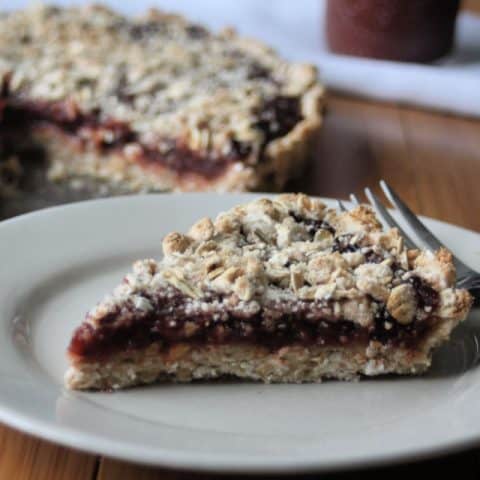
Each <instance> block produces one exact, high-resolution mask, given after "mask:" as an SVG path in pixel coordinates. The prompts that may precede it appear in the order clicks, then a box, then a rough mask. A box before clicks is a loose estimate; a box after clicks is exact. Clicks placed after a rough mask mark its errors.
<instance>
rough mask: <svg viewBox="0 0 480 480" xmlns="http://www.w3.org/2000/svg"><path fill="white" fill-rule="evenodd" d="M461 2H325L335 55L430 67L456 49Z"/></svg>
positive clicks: (372, 0)
mask: <svg viewBox="0 0 480 480" xmlns="http://www.w3.org/2000/svg"><path fill="white" fill-rule="evenodd" d="M459 3H460V2H459V0H327V11H326V36H327V41H328V45H329V47H330V50H331V51H333V52H335V53H341V54H345V55H353V56H360V57H371V58H378V59H385V60H396V61H405V62H430V61H433V60H436V59H437V58H440V57H442V56H444V55H445V54H447V53H448V52H449V51H450V50H451V48H452V46H453V39H454V31H455V20H456V16H457V13H458V8H459Z"/></svg>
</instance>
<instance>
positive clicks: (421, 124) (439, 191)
mask: <svg viewBox="0 0 480 480" xmlns="http://www.w3.org/2000/svg"><path fill="white" fill-rule="evenodd" d="M465 5H466V6H468V8H470V9H472V10H475V11H477V12H479V13H480V1H477V0H470V1H467V2H465ZM381 178H384V179H386V180H387V181H388V182H390V183H391V184H392V186H393V187H394V188H395V189H397V190H398V191H399V192H401V194H402V196H403V197H404V198H405V199H406V200H407V201H408V203H409V204H410V205H411V207H412V208H413V209H414V210H415V211H416V212H418V213H421V214H424V215H428V216H431V217H434V218H438V219H441V220H446V221H448V222H452V223H456V224H459V225H462V226H464V227H467V228H470V229H473V230H477V231H480V215H479V214H478V205H480V187H479V178H480V122H479V121H475V120H471V119H466V118H459V117H454V116H449V115H444V114H437V113H431V112H426V111H421V110H415V109H412V108H403V107H399V106H397V105H392V104H379V103H373V102H366V101H362V100H358V99H353V98H347V97H345V96H338V95H334V94H332V95H330V97H329V100H328V107H327V116H326V121H325V125H324V128H323V131H322V134H321V136H320V138H319V144H318V148H317V151H316V155H315V158H314V161H313V162H312V165H311V168H310V171H309V172H307V174H306V175H304V176H303V178H302V179H300V180H298V181H297V182H295V183H294V184H292V185H290V186H289V189H291V190H295V191H305V192H307V193H310V194H316V195H322V196H329V197H342V198H347V197H348V195H349V193H351V192H354V193H356V194H361V193H362V189H363V188H364V187H366V186H369V187H373V188H375V189H376V190H377V191H378V180H379V179H381ZM440 473H443V474H446V475H461V478H462V480H469V479H473V478H479V477H480V449H478V450H476V449H473V450H469V451H466V452H462V453H458V454H455V455H448V456H444V457H442V458H441V459H435V460H430V461H423V462H418V463H414V464H409V465H402V466H391V467H386V468H377V469H375V470H372V471H368V472H361V473H360V477H362V476H367V475H368V477H369V478H370V479H376V478H379V479H380V478H382V479H383V478H384V477H385V476H386V475H391V474H400V475H402V474H403V475H410V474H422V475H429V476H433V475H437V474H440ZM358 477H359V473H358V472H354V473H347V474H342V475H335V476H329V478H345V479H346V478H352V479H353V478H358ZM120 478H122V479H132V480H133V479H135V480H150V479H162V480H173V479H177V480H186V479H199V480H200V479H206V478H209V479H210V478H212V479H214V478H218V479H219V478H222V477H219V476H215V475H198V474H195V473H179V472H172V471H168V470H161V469H153V468H147V467H143V466H139V465H135V464H132V463H126V462H120V461H116V460H111V459H105V458H101V457H97V456H95V455H88V454H84V453H80V452H76V451H74V450H70V449H66V448H63V447H59V446H56V445H53V444H51V443H48V442H45V441H42V440H39V439H36V438H33V437H30V436H28V435H25V434H23V433H19V432H16V431H15V430H13V429H10V428H7V427H2V426H1V425H0V480H4V479H5V480H7V479H8V480H10V479H15V480H23V479H25V480H26V479H47V480H54V479H55V480H57V479H69V480H70V479H73V480H87V479H88V480H90V479H91V480H94V479H98V480H114V479H115V480H116V479H120ZM224 478H232V477H224ZM234 478H239V477H234ZM305 478H315V476H310V477H305Z"/></svg>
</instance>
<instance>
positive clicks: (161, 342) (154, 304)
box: [65, 194, 472, 389]
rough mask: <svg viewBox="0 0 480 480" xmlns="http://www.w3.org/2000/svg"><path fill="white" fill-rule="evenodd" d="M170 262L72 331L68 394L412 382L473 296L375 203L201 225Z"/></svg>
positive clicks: (180, 238) (171, 253)
mask: <svg viewBox="0 0 480 480" xmlns="http://www.w3.org/2000/svg"><path fill="white" fill-rule="evenodd" d="M163 253H164V257H163V259H162V260H160V261H155V260H152V259H150V260H141V261H138V262H136V263H135V264H134V266H133V271H132V272H131V273H129V274H128V275H127V276H126V277H125V278H124V280H123V282H122V283H121V284H120V285H119V286H118V287H117V288H116V289H115V290H114V292H113V294H111V295H109V296H107V297H106V298H105V299H104V300H103V301H102V302H100V303H99V304H98V305H97V306H96V307H94V308H93V309H92V310H91V311H90V312H89V313H88V314H87V316H86V318H85V320H84V322H83V323H82V324H81V325H80V326H79V327H78V328H77V330H76V331H75V332H74V334H73V337H72V339H71V342H70V345H69V347H68V356H69V359H70V368H69V370H68V371H67V373H66V376H65V382H66V385H67V386H68V387H69V388H72V389H118V388H123V387H130V386H133V385H138V384H145V383H151V382H155V381H157V380H171V381H177V382H189V381H192V380H195V379H212V378H217V377H222V376H226V375H227V376H235V377H239V378H243V379H251V380H259V381H263V382H293V383H300V382H319V381H321V380H322V379H324V378H336V379H342V380H352V379H356V378H358V377H359V376H374V375H381V374H387V373H396V374H418V373H421V372H424V371H425V370H426V369H427V368H428V367H429V366H430V363H431V357H432V351H433V349H434V348H435V347H437V346H438V345H440V344H441V343H442V342H444V341H446V340H447V339H448V338H449V336H450V333H451V331H452V329H453V328H454V327H455V326H456V325H457V324H458V323H459V322H461V321H462V320H463V319H465V318H466V316H467V314H468V312H469V309H470V306H471V301H472V299H471V296H470V294H469V293H468V291H466V290H462V289H457V288H455V269H454V266H453V263H452V257H451V255H450V253H449V252H447V251H446V250H440V251H438V252H435V253H434V252H430V251H419V250H408V249H407V248H406V247H405V245H404V242H403V239H402V237H401V236H400V235H399V232H398V230H396V229H391V230H387V231H384V230H383V229H382V227H381V225H380V223H379V222H378V220H377V219H376V217H375V215H374V213H373V211H372V210H371V209H370V208H369V207H367V206H365V205H362V206H358V207H356V208H354V209H353V210H351V211H349V212H340V211H337V210H334V209H331V208H327V207H326V206H325V205H324V204H323V203H321V202H320V201H319V200H316V199H313V198H309V197H307V196H305V195H301V194H299V195H295V194H289V195H282V196H279V197H277V198H276V199H273V200H272V199H261V200H257V201H254V202H251V203H249V204H246V205H242V206H238V207H236V208H234V209H232V210H230V211H228V212H226V213H223V214H220V215H219V216H218V217H217V218H216V220H215V221H212V220H210V219H209V218H204V219H201V220H199V221H198V222H197V223H196V224H194V225H193V226H192V227H191V229H190V230H189V231H188V233H186V234H182V233H177V232H174V233H170V234H169V235H167V236H166V237H165V238H164V240H163Z"/></svg>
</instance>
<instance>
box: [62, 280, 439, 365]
mask: <svg viewBox="0 0 480 480" xmlns="http://www.w3.org/2000/svg"><path fill="white" fill-rule="evenodd" d="M422 288H424V286H422ZM425 288H429V287H426V286H425ZM143 296H144V298H146V299H147V300H148V301H149V302H150V304H151V305H152V307H153V308H152V310H150V311H144V310H139V309H137V308H135V306H134V304H133V303H132V302H126V303H124V304H123V305H121V306H118V307H116V309H115V310H113V311H112V312H110V313H108V314H107V315H105V316H104V317H103V318H101V319H100V320H99V326H98V327H97V328H94V327H92V326H91V325H90V324H88V323H85V324H83V325H81V326H80V327H79V328H78V329H77V330H76V332H75V334H74V336H73V339H72V341H71V344H70V346H69V352H70V354H72V355H73V356H76V357H80V358H85V359H92V360H93V359H96V358H100V357H102V356H105V355H109V354H112V353H115V352H119V351H128V350H136V349H139V348H143V347H146V346H148V345H151V344H154V343H159V344H161V345H162V346H163V347H165V348H168V346H170V345H172V344H175V343H178V342H188V343H192V344H208V345H219V344H229V343H230V344H231V343H235V344H238V343H244V344H249V345H252V344H253V345H260V346H264V347H267V348H270V349H272V350H276V349H278V348H281V347H283V346H289V345H321V346H339V345H350V344H361V345H364V344H366V343H367V342H368V341H369V340H378V341H380V342H381V343H383V344H392V345H398V346H402V347H406V348H415V345H416V344H417V343H418V341H420V340H421V339H422V338H423V336H424V335H425V333H426V332H427V331H428V330H429V329H430V327H431V326H432V324H433V323H435V317H429V318H427V319H425V320H422V321H417V322H412V323H411V324H410V325H400V324H399V323H397V322H396V321H395V319H393V318H392V317H391V316H390V315H389V314H388V312H387V311H386V309H385V308H384V306H381V305H379V312H378V314H377V317H376V319H375V322H374V325H373V326H371V327H369V328H363V327H361V326H359V325H358V324H355V323H353V322H351V321H347V320H342V319H338V318H336V317H335V316H334V314H333V311H332V308H331V306H330V305H328V304H324V303H320V302H317V301H298V302H297V303H296V304H295V308H292V305H291V304H289V303H287V302H275V303H271V304H270V305H266V306H264V307H263V308H261V309H260V310H259V311H257V312H256V313H253V314H252V313H250V314H249V313H245V312H239V311H235V310H232V309H229V308H228V307H221V308H215V309H214V313H212V312H204V311H202V310H201V309H197V310H195V311H194V313H192V310H191V309H190V308H189V307H191V302H192V300H191V299H190V298H188V297H186V296H185V295H183V294H182V293H180V292H177V293H176V294H175V295H173V296H172V295H171V294H170V295H169V294H168V293H167V292H166V291H163V292H162V291H159V292H158V293H156V294H155V295H148V294H144V295H143ZM419 297H420V298H421V299H423V300H422V301H424V305H425V306H431V307H432V309H433V308H434V307H435V305H436V304H437V302H438V298H437V297H438V295H437V297H435V298H434V295H433V294H432V292H430V291H429V292H428V295H427V296H424V294H423V293H420V291H419ZM205 300H206V302H207V303H209V302H212V301H214V300H215V301H221V298H220V297H218V296H213V294H212V298H210V299H205ZM210 304H211V303H210Z"/></svg>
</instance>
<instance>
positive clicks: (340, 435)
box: [0, 194, 480, 472]
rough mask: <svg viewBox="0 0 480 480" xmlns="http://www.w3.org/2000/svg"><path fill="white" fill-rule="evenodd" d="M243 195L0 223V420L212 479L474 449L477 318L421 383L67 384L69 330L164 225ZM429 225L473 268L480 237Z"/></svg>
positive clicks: (177, 224) (106, 205) (479, 388)
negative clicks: (106, 388) (213, 473)
mask: <svg viewBox="0 0 480 480" xmlns="http://www.w3.org/2000/svg"><path fill="white" fill-rule="evenodd" d="M251 198H253V197H252V196H248V195H224V196H219V195H213V194H197V195H195V194H193V195H158V196H157V195H150V196H137V197H124V198H116V199H109V200H95V201H89V202H83V203H78V204H75V205H70V206H65V207H57V208H52V209H47V210H43V211H40V212H38V213H33V214H29V215H25V216H21V217H17V218H15V219H12V220H9V221H6V222H3V223H0V329H1V331H0V420H1V421H3V422H5V423H7V424H9V425H12V426H14V427H17V428H20V429H21V430H24V431H26V432H30V433H32V434H35V435H39V436H41V437H44V438H46V439H49V440H53V441H56V442H60V443H62V444H65V445H68V446H71V447H77V448H80V449H83V450H88V451H92V452H97V453H102V454H105V455H110V456H114V457H119V458H124V459H128V460H132V461H137V462H144V463H149V464H156V465H168V466H171V467H181V468H192V469H199V470H217V471H220V470H223V471H282V472H284V471H299V470H332V469H340V468H347V467H353V466H359V465H366V464H374V463H377V464H378V463H384V462H387V461H393V460H402V459H407V458H408V459H412V458H419V457H421V456H427V455H432V454H438V453H440V452H446V451H452V450H453V449H458V448H460V447H465V446H467V445H469V444H471V443H473V442H476V441H479V440H480V408H479V407H478V404H479V403H478V399H479V398H480V370H479V369H478V368H476V367H475V366H474V364H475V361H476V358H477V351H478V350H477V336H476V333H477V332H480V324H479V323H478V321H477V320H478V317H477V318H475V314H472V315H471V316H470V318H469V320H468V321H467V322H466V323H465V324H464V325H462V326H461V327H460V328H458V329H457V331H456V332H455V336H454V339H453V341H452V342H451V343H450V344H449V345H448V346H446V347H445V348H443V349H442V350H441V351H440V352H439V353H438V354H437V355H436V357H435V363H434V366H433V368H432V370H431V372H430V373H429V374H428V375H427V376H424V377H420V378H383V379H376V380H365V381H361V382H357V383H341V382H326V383H324V384H322V385H300V386H299V385H296V386H295V385H260V384H248V383H242V384H239V383H238V384H236V383H214V384H210V385H209V384H195V385H157V386H151V387H148V388H139V389H133V390H129V391H124V392H117V393H114V394H109V393H78V392H69V391H66V390H65V389H64V388H63V386H62V376H63V372H64V370H65V368H66V365H67V364H66V360H65V348H66V345H67V343H68V340H69V336H70V334H71V333H72V331H73V329H74V327H75V326H76V325H78V324H79V323H80V322H81V320H82V318H83V315H84V313H85V311H86V310H87V309H88V308H89V307H90V306H92V305H93V304H95V303H96V301H98V300H99V299H100V298H101V297H102V296H103V293H104V292H107V291H109V290H111V289H112V287H114V286H115V285H116V284H117V282H118V281H119V280H120V279H121V278H122V276H123V274H124V273H125V272H126V271H127V270H128V269H129V268H130V264H131V263H132V261H133V260H135V259H137V258H141V257H147V256H148V257H150V256H158V255H159V254H160V242H161V238H162V237H163V235H164V234H166V233H167V232H168V231H170V230H177V229H178V230H183V229H185V228H187V227H188V225H189V224H191V223H192V222H193V221H194V220H195V219H197V218H199V217H202V216H205V215H215V214H216V213H218V212H219V211H221V210H223V209H226V208H229V207H230V206H232V205H234V204H236V203H239V202H244V201H247V200H250V199H251ZM428 224H429V225H430V226H431V228H432V229H433V230H435V231H436V232H437V233H438V235H439V236H440V238H441V239H443V240H444V241H445V243H446V244H447V245H448V246H450V247H451V248H452V249H453V250H455V251H456V252H459V254H460V255H461V256H462V258H463V259H464V260H465V261H466V262H468V263H469V264H471V265H472V266H473V267H476V268H477V269H479V270H480V237H479V235H478V234H475V233H473V232H469V231H467V230H463V229H460V228H457V227H453V226H451V225H448V224H445V223H440V222H436V221H432V220H430V221H428ZM477 327H478V328H477Z"/></svg>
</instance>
